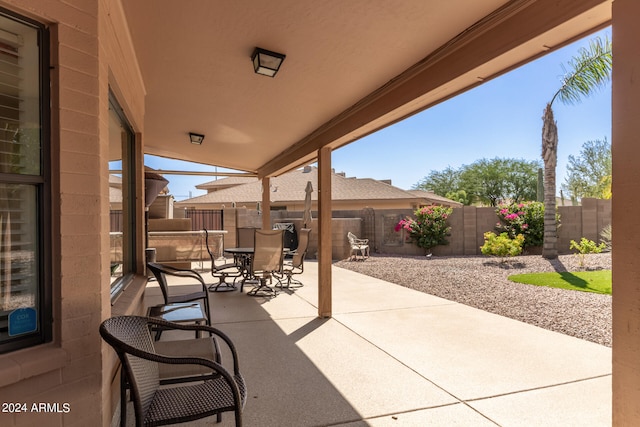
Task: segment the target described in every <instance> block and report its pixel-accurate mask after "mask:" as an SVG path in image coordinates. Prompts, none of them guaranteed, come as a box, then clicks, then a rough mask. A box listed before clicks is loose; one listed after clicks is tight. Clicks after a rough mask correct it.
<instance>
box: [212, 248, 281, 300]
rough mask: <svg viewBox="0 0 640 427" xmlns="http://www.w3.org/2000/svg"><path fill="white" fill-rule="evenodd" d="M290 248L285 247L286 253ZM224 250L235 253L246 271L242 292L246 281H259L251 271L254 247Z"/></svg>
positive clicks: (236, 259)
mask: <svg viewBox="0 0 640 427" xmlns="http://www.w3.org/2000/svg"><path fill="white" fill-rule="evenodd" d="M289 250H290V248H283V251H284V253H285V254H286V253H287V252H288V251H289ZM224 251H225V252H226V253H229V254H231V255H233V257H234V259H235V261H236V262H237V263H239V264H240V265H241V266H242V270H243V271H244V278H243V279H242V284H241V285H240V292H242V288H243V286H244V284H245V282H249V281H252V282H253V281H259V280H260V279H258V278H257V277H254V276H253V275H252V273H251V262H252V259H253V254H254V253H255V248H254V247H249V246H246V247H238V248H225V249H224Z"/></svg>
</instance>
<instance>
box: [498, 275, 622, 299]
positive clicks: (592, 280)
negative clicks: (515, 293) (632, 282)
mask: <svg viewBox="0 0 640 427" xmlns="http://www.w3.org/2000/svg"><path fill="white" fill-rule="evenodd" d="M509 280H511V281H512V282H516V283H525V284H527V285H536V286H547V287H550V288H560V289H569V290H572V291H583V292H594V293H597V294H607V295H611V270H598V271H577V272H574V273H569V272H563V273H528V274H514V275H512V276H509Z"/></svg>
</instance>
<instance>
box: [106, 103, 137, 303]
mask: <svg viewBox="0 0 640 427" xmlns="http://www.w3.org/2000/svg"><path fill="white" fill-rule="evenodd" d="M134 148H135V137H134V134H133V131H132V130H131V126H129V124H128V122H127V120H126V118H125V116H124V112H123V111H122V108H121V107H120V106H119V105H118V102H117V101H116V99H115V97H114V96H113V95H111V96H110V98H109V204H110V211H109V213H110V218H111V227H110V241H111V301H112V302H114V301H115V300H116V298H117V297H118V296H119V295H120V293H121V292H122V291H123V290H124V288H125V287H126V286H127V284H129V282H131V280H132V279H133V274H134V270H135V254H136V246H135V244H136V243H135V242H136V241H135V188H136V187H135V173H134V172H135V161H134V158H135V152H134Z"/></svg>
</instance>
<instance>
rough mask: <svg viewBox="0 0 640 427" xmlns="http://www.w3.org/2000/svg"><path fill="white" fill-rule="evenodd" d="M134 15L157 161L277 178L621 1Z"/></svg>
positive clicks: (131, 9) (586, 23)
mask: <svg viewBox="0 0 640 427" xmlns="http://www.w3.org/2000/svg"><path fill="white" fill-rule="evenodd" d="M559 3H560V4H559ZM123 8H124V11H125V14H126V16H127V20H128V23H129V26H130V32H131V37H132V40H133V42H134V46H135V49H136V54H137V56H138V61H139V65H140V67H141V72H142V77H143V79H144V84H145V88H146V91H147V98H146V105H145V108H146V114H145V122H144V130H143V135H144V141H145V150H146V152H148V153H149V154H155V155H159V156H165V157H169V158H177V159H182V160H189V161H195V162H199V163H204V164H210V165H216V166H221V167H227V168H233V169H238V170H246V171H251V172H257V173H260V174H267V175H269V174H277V173H281V172H283V171H285V170H287V169H290V168H291V167H294V166H299V165H300V164H301V163H304V162H309V161H311V160H313V159H314V157H315V155H316V150H317V149H318V148H320V147H322V146H325V145H329V146H331V147H333V148H337V147H339V146H341V145H343V144H345V143H348V142H351V141H352V140H354V139H357V138H358V137H361V136H363V135H365V134H367V133H370V132H372V131H375V130H376V129H379V128H381V127H384V126H386V125H388V124H389V123H393V122H394V121H397V120H399V119H402V118H403V117H406V116H407V115H410V114H412V113H414V112H416V111H420V110H422V109H424V108H426V107H428V106H429V105H432V104H434V103H436V102H439V101H440V100H442V99H445V98H447V97H449V96H451V95H452V94H455V93H458V92H460V91H462V90H465V89H466V88H468V87H471V86H473V85H477V84H479V83H480V82H481V81H482V80H483V79H488V78H491V77H493V76H495V75H499V74H500V73H502V72H504V71H505V70H508V69H510V68H513V67H514V66H516V65H518V64H521V63H523V62H526V61H527V60H529V59H530V58H533V57H536V56H539V55H541V54H543V53H544V52H545V51H547V50H549V49H552V48H556V47H558V46H561V45H563V44H566V43H567V42H569V41H572V40H573V39H575V38H576V37H578V36H583V35H585V34H586V33H588V32H590V31H593V30H595V29H598V28H601V27H602V26H603V25H606V24H607V23H608V21H609V20H610V18H611V0H582V1H577V0H574V1H564V2H558V1H556V0H537V1H536V0H513V1H506V0H482V1H477V0H272V1H250V0H234V1H214V0H189V1H183V0H135V1H123ZM477 23H479V24H477ZM256 46H259V47H262V48H265V49H269V50H273V51H276V52H280V53H284V54H286V55H287V57H286V59H285V61H284V63H283V65H282V68H281V70H280V72H279V73H278V75H277V76H276V77H275V78H269V77H264V76H260V75H257V74H254V72H253V68H252V64H251V60H250V55H251V53H252V51H253V49H254V48H255V47H256ZM416 64H417V65H416ZM412 67H413V68H412ZM408 69H409V71H406V70H408ZM190 131H193V132H197V133H202V134H205V135H206V136H205V140H204V143H203V144H202V145H201V146H195V145H192V144H190V143H189V140H188V135H187V134H188V132H190Z"/></svg>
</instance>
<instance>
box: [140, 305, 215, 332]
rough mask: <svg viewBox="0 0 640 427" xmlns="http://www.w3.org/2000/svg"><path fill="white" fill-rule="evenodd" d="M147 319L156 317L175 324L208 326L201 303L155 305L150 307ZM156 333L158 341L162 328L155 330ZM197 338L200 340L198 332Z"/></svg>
mask: <svg viewBox="0 0 640 427" xmlns="http://www.w3.org/2000/svg"><path fill="white" fill-rule="evenodd" d="M147 317H156V318H158V319H162V320H166V321H167V322H174V323H195V324H196V325H200V324H207V315H206V313H205V312H204V310H203V308H202V304H201V303H200V302H199V301H194V302H178V303H173V304H160V305H155V306H152V307H149V309H148V311H147ZM155 332H156V341H157V340H159V339H160V335H161V334H162V328H158V329H155ZM196 338H200V331H198V332H196Z"/></svg>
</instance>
